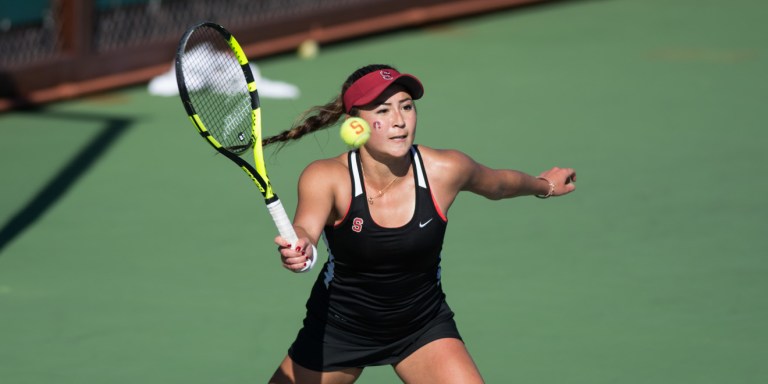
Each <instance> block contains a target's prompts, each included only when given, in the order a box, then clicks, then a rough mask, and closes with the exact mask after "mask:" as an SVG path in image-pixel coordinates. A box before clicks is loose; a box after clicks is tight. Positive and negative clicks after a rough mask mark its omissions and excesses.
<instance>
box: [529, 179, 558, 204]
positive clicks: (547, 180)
mask: <svg viewBox="0 0 768 384" xmlns="http://www.w3.org/2000/svg"><path fill="white" fill-rule="evenodd" d="M537 179H541V180H544V181H546V182H547V183H549V192H547V194H546V195H534V196H536V197H538V198H539V199H546V198H548V197H550V196H552V194H554V193H555V183H553V182H551V181H549V179H547V178H546V177H537Z"/></svg>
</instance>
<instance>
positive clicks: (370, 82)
mask: <svg viewBox="0 0 768 384" xmlns="http://www.w3.org/2000/svg"><path fill="white" fill-rule="evenodd" d="M393 84H400V85H402V86H404V87H405V89H407V90H408V93H410V94H411V97H412V98H413V99H414V100H418V99H420V98H421V96H423V95H424V87H422V86H421V82H420V81H419V79H417V78H416V77H415V76H413V75H409V74H405V73H400V72H398V71H396V70H394V69H391V68H388V69H382V70H379V71H374V72H371V73H369V74H367V75H365V76H363V77H361V78H360V79H358V80H357V81H355V82H354V83H352V85H351V86H350V87H349V88H348V89H347V91H346V92H344V110H346V111H347V113H349V111H350V110H351V109H352V107H359V106H361V105H366V104H370V103H371V102H373V101H374V100H376V98H377V97H379V95H381V93H382V92H384V90H385V89H387V88H389V87H390V86H391V85H393Z"/></svg>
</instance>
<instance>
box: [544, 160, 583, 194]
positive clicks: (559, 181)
mask: <svg viewBox="0 0 768 384" xmlns="http://www.w3.org/2000/svg"><path fill="white" fill-rule="evenodd" d="M539 177H541V178H543V179H546V180H549V181H551V182H552V183H554V184H555V188H554V190H553V191H552V196H562V195H565V194H568V193H571V192H573V191H574V190H575V189H576V184H575V183H576V171H575V170H574V169H573V168H558V167H553V168H552V169H550V170H548V171H545V172H542V173H541V174H540V175H539Z"/></svg>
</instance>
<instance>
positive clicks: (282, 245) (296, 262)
mask: <svg viewBox="0 0 768 384" xmlns="http://www.w3.org/2000/svg"><path fill="white" fill-rule="evenodd" d="M275 244H277V251H278V252H279V253H280V261H282V263H283V267H284V268H285V269H287V270H289V271H292V272H301V271H302V269H304V268H305V267H306V266H307V265H310V263H311V261H312V259H313V258H314V257H316V255H314V254H313V250H314V248H313V247H312V243H311V242H310V241H309V239H307V238H302V239H299V240H298V241H297V242H296V244H293V246H292V244H291V243H290V242H289V241H287V240H285V239H283V238H282V237H281V236H277V237H275Z"/></svg>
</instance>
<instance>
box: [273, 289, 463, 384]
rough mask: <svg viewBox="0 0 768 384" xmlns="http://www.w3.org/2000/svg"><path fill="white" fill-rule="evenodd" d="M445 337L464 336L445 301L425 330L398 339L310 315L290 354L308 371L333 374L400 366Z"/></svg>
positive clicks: (457, 337) (421, 329) (423, 328)
mask: <svg viewBox="0 0 768 384" xmlns="http://www.w3.org/2000/svg"><path fill="white" fill-rule="evenodd" d="M445 338H452V339H459V340H461V335H460V334H459V331H458V329H457V327H456V323H455V321H454V320H453V311H451V309H450V307H448V304H447V303H445V301H443V304H442V305H441V307H440V310H439V312H438V313H437V315H436V316H435V317H434V318H433V319H432V320H431V321H429V322H428V323H427V324H426V325H425V326H424V327H422V328H420V329H418V330H416V331H414V332H412V333H410V334H408V335H406V336H404V337H400V338H397V339H386V340H383V339H378V338H370V337H366V336H364V335H360V334H357V333H352V332H348V331H346V330H344V329H342V328H340V327H338V326H335V325H333V324H332V323H329V322H326V321H324V320H323V319H316V318H314V317H312V316H307V317H306V318H305V319H304V327H303V328H302V329H301V330H299V333H298V335H297V336H296V340H295V341H294V342H293V344H292V345H291V347H290V348H289V349H288V355H289V356H290V357H291V359H292V360H293V361H294V362H295V363H296V364H298V365H300V366H302V367H304V368H307V369H311V370H313V371H322V372H330V371H338V370H341V369H345V368H363V367H368V366H376V365H393V364H397V363H399V362H400V361H402V360H403V359H405V358H406V357H408V356H409V355H410V354H411V353H413V352H415V351H416V350H418V349H419V348H421V347H423V346H425V345H427V344H428V343H430V342H432V341H435V340H438V339H445Z"/></svg>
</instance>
